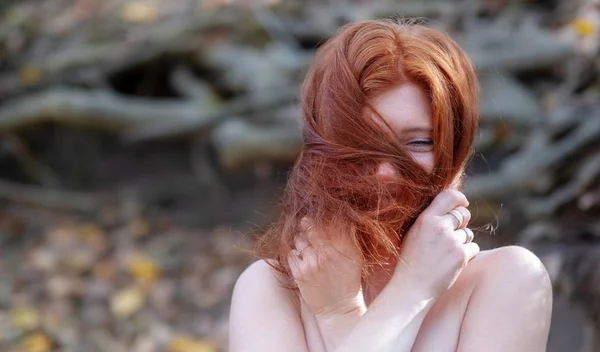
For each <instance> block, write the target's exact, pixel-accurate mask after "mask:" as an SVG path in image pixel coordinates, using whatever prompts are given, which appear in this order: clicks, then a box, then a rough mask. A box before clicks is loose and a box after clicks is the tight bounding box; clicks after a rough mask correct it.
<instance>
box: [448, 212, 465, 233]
mask: <svg viewBox="0 0 600 352" xmlns="http://www.w3.org/2000/svg"><path fill="white" fill-rule="evenodd" d="M457 213H458V214H457ZM448 214H450V215H452V216H454V218H455V219H456V221H457V222H458V223H457V224H456V228H455V230H458V229H459V228H460V227H461V225H462V223H463V220H464V218H463V216H462V214H461V213H460V211H458V210H456V209H452V210H450V212H449V213H448Z"/></svg>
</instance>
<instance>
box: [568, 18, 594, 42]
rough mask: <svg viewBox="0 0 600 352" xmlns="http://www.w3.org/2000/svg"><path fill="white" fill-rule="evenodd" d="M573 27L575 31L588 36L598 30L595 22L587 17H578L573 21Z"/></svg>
mask: <svg viewBox="0 0 600 352" xmlns="http://www.w3.org/2000/svg"><path fill="white" fill-rule="evenodd" d="M571 27H572V28H573V29H574V30H575V33H577V34H578V35H580V36H582V37H588V36H590V35H592V34H594V33H595V32H596V26H595V24H594V23H593V22H592V21H590V20H588V19H585V18H577V19H575V20H573V21H572V22H571Z"/></svg>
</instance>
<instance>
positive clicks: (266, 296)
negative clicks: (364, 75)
mask: <svg viewBox="0 0 600 352" xmlns="http://www.w3.org/2000/svg"><path fill="white" fill-rule="evenodd" d="M374 106H375V107H376V109H377V110H378V112H379V113H380V114H381V115H382V117H383V118H384V119H385V120H386V122H387V123H388V124H389V125H390V126H391V127H392V128H393V130H394V131H395V132H396V133H398V136H399V137H400V138H402V139H403V140H404V141H405V143H406V146H407V148H408V150H409V151H410V152H411V154H412V155H413V157H414V158H415V160H416V161H417V162H419V163H420V164H421V165H422V166H423V167H424V168H425V169H427V170H431V169H432V168H433V166H434V161H433V145H432V140H431V111H430V110H429V106H428V103H427V100H426V97H425V95H424V93H423V92H422V91H421V90H420V89H419V88H418V87H415V86H412V85H408V84H407V85H402V86H400V87H398V88H397V89H394V90H391V91H389V92H387V93H384V94H382V95H381V96H380V97H378V98H377V99H376V100H375V101H374ZM391 172H393V170H392V169H391V168H390V167H389V166H388V165H381V167H380V170H379V174H380V175H381V177H383V178H385V177H386V176H388V175H389V174H390V173H391ZM467 207H468V201H467V199H466V198H465V197H464V195H462V194H461V193H460V192H458V191H455V190H447V191H444V192H442V193H441V194H440V195H438V197H436V199H435V200H434V201H433V202H432V204H431V205H430V206H429V207H428V208H427V209H426V210H425V211H424V212H423V214H421V216H420V217H419V219H418V220H417V222H416V223H415V225H414V226H413V227H412V228H411V230H410V231H409V233H408V234H407V235H406V236H407V237H406V240H405V243H404V245H403V248H402V250H401V257H400V258H399V260H397V261H395V262H394V261H392V263H391V264H390V266H389V267H388V268H382V270H381V271H380V272H378V273H377V275H375V276H373V277H371V278H370V280H371V281H370V282H368V283H366V282H363V281H362V278H361V277H360V273H359V272H358V269H357V267H356V265H353V263H354V262H353V258H355V256H356V253H353V252H352V248H351V247H350V246H348V245H347V244H346V243H343V242H336V243H326V242H324V241H322V240H321V239H320V238H321V237H320V236H319V231H320V230H319V229H313V228H312V227H311V226H310V219H306V224H305V227H306V231H305V233H306V237H305V238H304V239H300V240H299V241H298V242H297V243H296V247H297V249H298V250H301V253H302V254H301V255H300V256H297V255H294V254H293V253H292V254H291V255H290V265H291V267H292V268H293V276H294V279H295V280H296V282H297V283H298V286H299V289H300V293H299V294H297V293H295V292H292V291H288V290H286V289H283V288H281V287H280V286H279V282H278V281H277V279H276V277H275V275H274V274H273V272H272V270H271V269H270V267H269V266H268V265H267V264H266V263H265V262H262V261H259V262H256V263H254V264H253V265H252V266H250V267H249V268H248V269H247V270H246V271H245V272H244V273H243V274H242V276H241V277H240V278H239V279H238V282H237V284H236V287H235V290H234V295H233V300H232V308H231V316H230V351H232V352H242V351H243V352H246V351H290V352H295V351H298V352H306V351H309V352H321V351H328V352H332V351H345V352H354V351H490V352H494V351H516V352H519V351H523V352H525V351H527V352H537V351H545V350H546V342H547V338H548V331H549V326H550V315H551V307H552V289H551V286H550V281H549V279H548V275H547V272H546V270H545V269H544V267H543V265H542V264H541V262H540V261H539V259H538V258H537V257H536V256H535V255H534V254H532V253H531V252H529V251H528V250H526V249H524V248H520V247H515V246H512V247H504V248H499V249H495V250H491V251H483V252H479V247H478V246H477V245H476V244H474V243H469V241H468V237H469V236H468V235H469V231H470V230H468V228H467V224H468V222H469V219H470V213H469V211H468V209H467ZM453 210H455V211H458V213H459V214H458V215H457V216H453V215H450V214H449V213H450V212H451V211H453ZM455 215H456V214H455ZM363 287H370V289H365V290H363V289H362V288H363Z"/></svg>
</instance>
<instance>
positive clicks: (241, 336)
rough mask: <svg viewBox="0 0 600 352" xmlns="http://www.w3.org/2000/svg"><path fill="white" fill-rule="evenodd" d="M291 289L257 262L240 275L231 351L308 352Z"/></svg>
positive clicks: (232, 314)
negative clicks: (281, 283) (286, 287)
mask: <svg viewBox="0 0 600 352" xmlns="http://www.w3.org/2000/svg"><path fill="white" fill-rule="evenodd" d="M290 296H291V295H289V294H288V292H287V291H286V290H285V289H284V288H281V287H280V286H279V283H278V281H277V279H276V277H275V276H274V274H273V272H272V270H271V268H270V267H269V265H268V264H267V263H265V262H264V261H257V262H255V263H254V264H252V265H251V266H250V267H248V268H247V269H246V270H245V271H244V273H242V275H241V276H240V277H239V279H238V280H237V283H236V284H235V288H234V290H233V297H232V301H231V311H230V315H229V350H230V351H231V352H254V351H256V352H271V351H273V352H279V351H289V352H307V351H308V348H307V346H306V338H305V334H304V328H303V327H302V322H301V321H300V318H299V312H298V309H297V308H296V307H295V306H294V304H293V301H292V300H291V299H290Z"/></svg>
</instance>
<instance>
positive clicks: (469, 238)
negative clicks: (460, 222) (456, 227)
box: [464, 227, 475, 243]
mask: <svg viewBox="0 0 600 352" xmlns="http://www.w3.org/2000/svg"><path fill="white" fill-rule="evenodd" d="M464 230H465V231H466V233H467V240H466V241H465V243H467V242H473V239H475V234H474V233H473V231H471V229H470V228H468V227H465V228H464Z"/></svg>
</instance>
